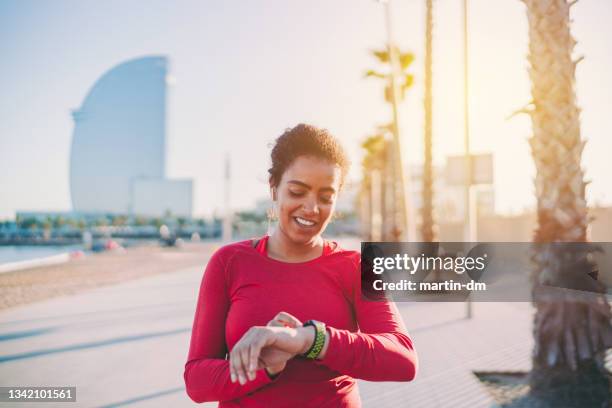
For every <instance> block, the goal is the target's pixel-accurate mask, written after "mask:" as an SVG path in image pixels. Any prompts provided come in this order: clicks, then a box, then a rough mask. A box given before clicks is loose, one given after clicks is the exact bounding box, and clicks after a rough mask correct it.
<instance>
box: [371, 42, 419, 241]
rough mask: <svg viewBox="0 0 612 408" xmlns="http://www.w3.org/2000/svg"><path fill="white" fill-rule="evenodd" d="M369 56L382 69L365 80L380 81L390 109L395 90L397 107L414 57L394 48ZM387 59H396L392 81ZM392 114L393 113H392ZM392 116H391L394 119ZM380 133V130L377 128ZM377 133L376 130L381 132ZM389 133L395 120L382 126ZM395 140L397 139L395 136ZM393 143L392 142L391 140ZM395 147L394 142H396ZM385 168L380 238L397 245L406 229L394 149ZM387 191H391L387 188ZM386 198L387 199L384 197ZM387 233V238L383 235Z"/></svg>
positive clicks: (402, 189) (397, 154)
mask: <svg viewBox="0 0 612 408" xmlns="http://www.w3.org/2000/svg"><path fill="white" fill-rule="evenodd" d="M372 55H373V56H374V57H376V59H377V60H378V62H379V63H380V64H381V65H382V67H383V71H377V70H373V69H371V70H368V71H366V74H365V76H366V78H369V77H374V78H379V79H382V80H384V83H385V101H386V102H387V103H389V104H390V105H392V106H393V101H394V97H393V85H394V84H395V88H396V90H397V92H396V95H395V102H396V103H400V102H401V101H403V100H404V97H405V94H406V90H407V89H408V88H410V87H411V86H412V84H413V82H414V76H413V75H412V74H411V73H410V72H409V68H410V65H411V64H412V62H413V61H414V55H413V54H412V53H410V52H401V51H400V50H399V49H398V48H397V47H396V46H393V47H391V46H389V45H388V46H387V48H386V49H384V50H373V51H372ZM391 55H394V56H395V58H397V63H396V65H399V67H397V68H398V70H399V72H396V73H395V80H392V75H391V73H392V72H393V68H392V66H391V65H392V64H391ZM394 112H396V110H395V109H394ZM395 117H396V115H395V114H394V118H395ZM381 129H382V128H381ZM381 129H379V130H381ZM387 131H388V132H391V134H398V128H397V127H396V123H395V120H394V121H392V123H391V125H389V126H385V127H384V129H382V132H383V133H384V132H387ZM398 137H399V135H398ZM394 139H395V138H394ZM396 143H398V141H396ZM388 153H390V154H389V155H388V159H391V161H390V162H387V164H388V166H385V168H384V171H383V174H384V177H385V179H384V180H383V181H384V182H385V183H384V188H387V190H391V191H389V193H390V194H386V192H385V195H384V197H385V199H387V198H389V200H386V201H385V205H384V207H383V211H384V213H383V220H384V222H383V225H385V227H384V229H385V232H384V235H385V239H386V240H389V241H397V240H399V239H400V238H401V236H402V235H403V233H404V231H403V230H404V228H406V227H407V220H406V219H405V217H406V206H407V205H408V203H406V202H405V189H406V186H405V185H403V184H402V181H404V180H403V176H402V166H403V164H402V163H401V157H400V156H401V154H400V151H399V149H398V147H397V146H395V145H394V147H393V148H392V149H391V150H389V151H388ZM390 187H391V188H390ZM388 195H389V196H390V197H387V196H388ZM387 232H388V234H387Z"/></svg>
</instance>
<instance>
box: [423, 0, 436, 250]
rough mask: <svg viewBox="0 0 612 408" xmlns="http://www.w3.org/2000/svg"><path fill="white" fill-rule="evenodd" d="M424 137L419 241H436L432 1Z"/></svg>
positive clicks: (428, 9)
mask: <svg viewBox="0 0 612 408" xmlns="http://www.w3.org/2000/svg"><path fill="white" fill-rule="evenodd" d="M425 6H426V16H425V99H424V105H425V135H424V136H425V137H424V143H423V145H424V150H425V151H424V162H423V191H422V194H423V196H422V197H423V206H422V208H421V239H422V240H423V241H424V242H433V241H435V240H436V233H435V225H434V217H433V194H434V192H433V178H434V175H433V162H432V89H431V88H432V86H431V77H432V50H431V49H432V30H433V0H425Z"/></svg>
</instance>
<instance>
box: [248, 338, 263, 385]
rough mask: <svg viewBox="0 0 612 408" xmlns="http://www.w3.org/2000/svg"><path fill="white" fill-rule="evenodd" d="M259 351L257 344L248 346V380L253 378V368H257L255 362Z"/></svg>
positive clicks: (257, 360) (259, 347)
mask: <svg viewBox="0 0 612 408" xmlns="http://www.w3.org/2000/svg"><path fill="white" fill-rule="evenodd" d="M260 352H261V346H259V344H257V343H255V344H251V347H249V362H248V370H249V371H248V376H249V380H251V381H253V380H254V379H255V376H256V375H255V370H257V363H258V362H259V353H260Z"/></svg>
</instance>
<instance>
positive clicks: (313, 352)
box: [301, 320, 325, 360]
mask: <svg viewBox="0 0 612 408" xmlns="http://www.w3.org/2000/svg"><path fill="white" fill-rule="evenodd" d="M303 326H304V327H306V326H312V327H314V328H315V338H314V341H313V342H312V346H310V348H309V349H308V351H306V352H305V353H304V354H302V355H301V356H302V357H305V358H307V359H309V360H314V359H316V358H317V357H319V354H321V351H322V350H323V346H324V345H325V323H323V322H320V321H318V320H308V321H307V322H306V323H304V325H303Z"/></svg>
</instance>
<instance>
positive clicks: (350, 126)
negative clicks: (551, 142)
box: [0, 0, 612, 219]
mask: <svg viewBox="0 0 612 408" xmlns="http://www.w3.org/2000/svg"><path fill="white" fill-rule="evenodd" d="M424 3H425V1H424V0H392V2H391V8H392V13H393V14H392V30H393V35H394V38H395V41H396V42H397V43H398V44H399V46H400V48H401V49H402V50H403V51H411V52H413V53H414V55H415V62H414V64H413V66H412V67H411V70H412V72H413V74H414V75H415V85H414V86H413V87H412V88H411V89H410V90H409V91H408V93H407V95H406V100H405V102H404V103H403V104H402V105H401V106H400V115H401V131H402V145H403V153H404V156H405V157H406V158H407V160H408V161H409V162H410V163H414V164H416V163H420V161H421V159H420V157H421V156H422V150H423V145H422V141H421V139H422V137H423V115H424V113H423V63H424V55H423V54H424V17H425V9H424ZM461 3H462V0H435V1H434V44H433V47H434V54H433V61H434V72H433V84H434V85H433V87H434V93H433V96H434V112H433V115H434V158H435V160H436V162H437V163H440V164H442V163H443V162H444V159H445V157H446V156H448V155H455V154H461V153H462V149H463V93H462V92H463V83H462V77H463V73H462V67H463V65H462V55H463V54H462V53H463V51H462V26H461V24H462V17H461ZM469 5H470V19H469V33H470V41H469V50H470V51H469V52H470V56H469V64H470V100H469V103H470V111H471V116H470V123H471V126H470V132H471V140H472V149H473V151H474V152H491V153H492V154H493V156H494V179H495V182H494V187H495V194H496V211H497V212H499V213H503V214H509V213H517V212H520V211H522V210H524V209H526V208H531V207H533V205H534V197H533V191H534V188H533V177H534V172H535V170H534V167H533V163H532V160H531V157H530V151H529V145H528V143H527V139H528V137H529V136H530V133H531V131H530V129H531V123H530V120H529V118H528V117H527V116H525V115H518V116H515V117H513V118H511V119H508V117H509V116H510V115H511V114H512V113H513V112H514V111H516V110H517V109H520V108H521V107H523V106H524V105H525V104H526V103H528V101H529V100H530V95H529V87H530V84H529V78H528V74H527V67H528V64H527V59H526V56H527V46H528V31H527V18H526V11H525V6H524V4H523V3H522V2H520V1H518V0H494V1H491V0H469ZM572 19H573V23H572V32H573V34H574V36H575V38H576V39H577V40H578V45H577V47H576V56H577V57H578V56H580V55H584V57H585V59H584V61H583V62H581V63H580V64H579V66H578V70H577V95H578V103H579V105H580V107H581V108H582V115H581V120H582V135H583V137H584V138H586V139H587V140H588V142H587V145H586V148H585V151H584V155H583V162H584V168H585V171H586V177H587V179H589V180H591V181H592V182H591V184H590V186H589V188H588V191H587V199H588V202H589V204H591V205H594V204H599V205H612V180H611V179H610V177H609V174H610V170H611V165H610V162H609V155H610V152H612V138H611V137H610V135H612V120H610V108H611V107H612V76H611V75H610V72H612V40H610V39H611V38H612V28H611V27H610V24H609V22H610V21H612V2H610V1H609V0H581V1H580V2H578V3H577V4H576V5H575V6H574V7H573V8H572ZM384 23H385V20H384V13H383V8H382V6H381V5H380V4H379V3H378V2H375V1H373V0H334V1H329V0H327V1H326V0H315V1H308V2H298V1H280V0H262V1H258V2H252V1H199V0H198V1H186V0H181V1H173V2H168V1H130V2H124V1H104V2H92V1H89V2H84V1H77V0H71V1H66V0H54V1H45V2H41V1H30V0H19V1H18V0H12V1H9V0H0V61H1V62H0V90H1V92H0V94H1V96H0V219H3V218H10V217H13V216H14V214H15V211H19V210H39V211H43V210H58V211H61V210H70V209H71V203H70V186H69V178H68V175H69V156H70V146H71V142H72V133H73V130H74V123H73V121H72V118H71V116H70V112H71V110H73V109H77V108H78V107H79V106H80V105H81V104H82V102H83V99H84V98H85V96H86V94H87V92H88V90H89V89H90V88H91V86H92V85H93V84H94V83H95V81H96V80H97V79H98V78H99V77H100V76H102V75H103V74H104V73H105V72H106V71H108V70H109V69H111V68H112V67H114V66H116V65H117V64H119V63H121V62H123V61H125V60H128V59H132V58H135V57H139V56H145V55H166V56H167V57H168V58H169V60H170V73H171V76H172V78H173V81H172V82H173V84H172V85H171V86H170V89H169V99H168V128H167V132H168V133H167V152H166V160H167V162H166V164H167V166H166V168H167V173H168V174H167V175H168V176H169V177H176V178H192V179H194V189H195V191H194V213H195V215H196V216H208V215H211V214H212V213H213V212H215V211H216V212H220V211H222V210H223V194H220V192H221V191H223V190H222V189H223V171H224V164H223V162H224V158H225V155H226V153H229V155H230V158H231V162H232V177H233V179H232V185H231V206H232V208H235V209H239V208H248V207H249V206H251V205H253V204H254V203H255V201H256V200H257V199H260V198H262V197H266V195H267V194H268V189H267V185H266V174H267V168H268V167H269V152H270V144H271V143H272V142H273V141H274V139H275V138H276V137H277V136H279V135H280V134H281V133H282V132H283V130H284V129H285V128H287V127H291V126H294V125H295V124H297V123H300V122H308V123H312V124H315V125H318V126H321V127H325V128H327V129H329V130H330V131H331V132H332V133H333V134H335V135H337V136H338V137H339V138H340V140H341V141H342V142H343V144H344V145H345V147H346V148H347V150H348V153H349V155H350V156H351V159H352V162H353V166H352V169H351V173H350V178H351V179H352V180H357V179H358V178H359V176H360V161H361V151H360V147H359V146H360V144H361V142H362V141H363V139H364V138H365V137H366V136H368V135H369V134H371V133H372V132H373V130H374V129H375V128H376V126H377V125H379V124H383V123H386V122H388V121H389V119H390V114H391V112H390V109H389V106H388V105H387V104H385V103H384V100H383V90H382V84H381V83H380V82H378V81H376V80H373V79H364V77H363V74H364V72H365V71H366V70H367V69H370V68H375V67H376V62H375V60H374V59H373V58H372V57H371V55H370V50H372V49H376V48H382V47H383V46H384V44H385V41H386V32H385V24H384Z"/></svg>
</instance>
